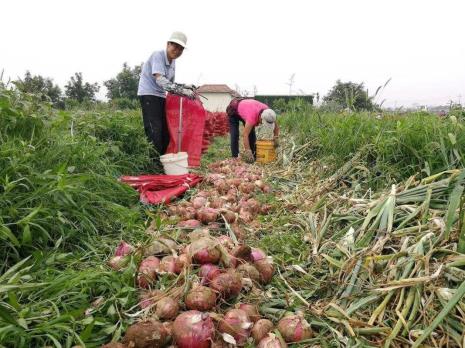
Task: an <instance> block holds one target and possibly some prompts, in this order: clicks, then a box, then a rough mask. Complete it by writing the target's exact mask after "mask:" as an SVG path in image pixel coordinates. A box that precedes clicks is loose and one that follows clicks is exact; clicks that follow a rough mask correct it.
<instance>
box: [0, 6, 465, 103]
mask: <svg viewBox="0 0 465 348" xmlns="http://www.w3.org/2000/svg"><path fill="white" fill-rule="evenodd" d="M1 9H2V10H1V15H0V16H1V23H2V39H1V43H0V45H1V46H0V70H2V69H4V80H5V79H8V77H11V78H12V79H15V78H17V77H18V76H23V75H24V73H25V71H26V70H30V71H31V72H32V73H33V74H41V75H43V76H47V77H51V78H53V79H54V81H55V82H56V83H58V84H59V85H60V86H61V87H63V86H64V85H65V83H66V81H67V80H69V77H70V76H71V75H73V74H74V73H75V72H82V73H83V76H84V79H85V80H86V81H89V82H99V83H100V84H101V83H102V81H104V80H107V79H109V78H111V77H114V76H115V75H116V74H117V73H118V72H119V71H120V70H121V66H122V64H123V62H128V63H129V64H130V65H131V66H133V65H135V64H139V63H141V62H143V61H145V60H146V59H147V58H148V57H149V55H150V54H151V53H152V52H153V51H154V50H158V49H163V48H164V47H165V44H166V40H167V38H168V37H169V35H170V33H171V32H172V31H173V30H181V31H184V32H185V33H186V34H187V36H188V46H189V47H188V49H186V50H185V51H184V54H183V55H182V56H181V57H180V58H179V59H178V61H177V74H176V80H177V81H178V82H185V83H194V84H206V83H226V84H228V85H229V86H230V87H232V88H234V87H235V86H239V87H240V88H241V89H242V90H248V91H253V90H254V88H256V90H257V92H258V93H259V94H287V93H289V87H290V86H289V84H288V83H289V81H290V78H291V76H292V75H293V74H295V75H294V80H293V84H292V86H291V87H292V90H291V92H292V93H296V94H297V93H306V94H307V93H316V92H319V93H320V95H324V94H326V93H327V92H328V90H329V89H330V88H331V87H332V86H333V85H334V83H335V81H336V80H337V79H341V80H343V81H349V80H350V81H353V82H364V83H365V85H366V86H367V87H368V89H369V93H374V91H375V90H376V87H377V86H379V85H381V84H384V82H385V81H386V80H388V79H389V78H392V81H391V82H390V84H389V85H388V86H387V87H386V89H385V90H384V91H383V94H382V95H381V96H380V98H379V100H382V99H386V102H385V104H384V105H386V106H401V105H405V106H408V105H412V104H415V103H417V104H445V103H448V102H449V101H450V100H454V101H461V102H462V103H463V102H465V25H464V22H465V1H463V0H442V1H438V0H436V1H430V0H367V1H362V0H359V1H358V0H353V1H349V0H318V1H302V0H300V1H299V0H295V1H294V0H287V1H274V0H267V1H253V0H248V1H243V0H233V1H220V0H208V1H202V0H199V1H191V0H176V1H155V0H151V1H138V0H132V1H119V0H118V1H116V0H111V1H110V0H108V1H107V0H92V1H89V0H61V1H52V0H40V1H37V0H2V4H1ZM101 94H103V95H104V90H102V93H101Z"/></svg>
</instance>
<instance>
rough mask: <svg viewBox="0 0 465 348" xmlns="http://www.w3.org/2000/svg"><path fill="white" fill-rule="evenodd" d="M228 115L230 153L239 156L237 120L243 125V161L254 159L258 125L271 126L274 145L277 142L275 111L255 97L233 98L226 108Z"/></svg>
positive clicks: (250, 161)
mask: <svg viewBox="0 0 465 348" xmlns="http://www.w3.org/2000/svg"><path fill="white" fill-rule="evenodd" d="M226 113H227V114H228V116H229V133H230V139H231V155H232V157H238V156H239V122H240V123H242V124H243V125H244V132H243V134H242V142H243V144H244V153H243V154H242V155H241V157H242V159H243V160H244V161H245V162H248V163H252V162H253V161H254V160H255V159H256V156H257V154H256V141H257V136H256V134H255V127H256V126H258V125H261V126H264V127H272V128H273V140H274V142H275V146H277V143H278V135H279V127H278V124H277V123H276V113H275V112H274V111H273V110H272V109H270V108H269V107H268V105H266V104H263V103H261V102H259V101H257V100H255V99H240V98H239V99H237V98H236V99H233V100H231V102H230V103H229V105H228V107H227V108H226Z"/></svg>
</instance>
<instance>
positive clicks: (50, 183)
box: [0, 86, 151, 347]
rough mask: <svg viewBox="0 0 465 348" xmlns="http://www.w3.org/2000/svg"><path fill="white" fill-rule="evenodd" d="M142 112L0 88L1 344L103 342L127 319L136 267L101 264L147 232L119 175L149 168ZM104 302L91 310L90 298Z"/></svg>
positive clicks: (140, 211)
mask: <svg viewBox="0 0 465 348" xmlns="http://www.w3.org/2000/svg"><path fill="white" fill-rule="evenodd" d="M150 156H151V147H150V145H149V144H148V143H147V141H146V139H145V135H144V133H143V126H142V122H141V117H140V115H139V113H138V112H135V111H133V112H125V113H122V112H119V111H112V110H107V111H105V110H99V111H98V112H97V111H84V112H82V111H79V110H75V111H71V112H57V111H56V110H53V109H51V108H50V107H49V106H48V105H46V104H44V103H41V102H39V101H38V99H37V98H36V97H35V96H32V95H24V94H17V93H16V92H14V91H11V90H7V89H5V88H3V87H1V86H0V259H1V260H2V262H1V263H0V274H1V275H0V346H7V347H39V346H40V347H42V346H46V345H52V346H57V347H59V346H64V347H71V346H73V345H75V344H82V342H85V344H86V346H88V347H92V346H95V347H96V346H100V345H101V344H102V343H105V342H106V341H108V340H109V338H111V337H113V336H115V337H118V335H119V334H120V333H121V332H122V330H123V329H124V328H125V325H127V323H126V322H123V321H122V320H121V317H122V312H123V311H127V310H129V309H130V308H131V307H132V306H133V305H134V304H135V303H136V301H137V297H136V294H135V288H134V286H133V282H134V279H133V278H134V277H133V274H134V267H135V266H133V267H132V268H129V269H128V271H127V272H125V273H123V274H122V273H118V272H114V271H112V270H110V269H109V268H108V267H107V266H106V265H105V262H106V260H107V259H108V257H109V255H111V254H113V252H114V248H115V246H116V244H117V242H118V240H120V239H125V240H128V241H130V242H140V241H142V240H144V239H145V238H146V236H145V233H144V231H145V227H146V220H147V215H146V214H145V211H144V208H143V207H142V206H141V205H140V203H139V201H138V194H137V192H136V191H135V190H133V189H132V188H130V187H128V186H126V185H124V184H121V183H119V182H118V178H119V177H120V176H121V175H123V174H138V173H145V172H149V171H151V160H150ZM100 298H101V299H102V303H101V304H100V306H99V307H98V308H96V309H95V310H93V311H92V313H88V314H86V310H89V308H91V307H92V303H93V302H94V301H95V300H96V299H100Z"/></svg>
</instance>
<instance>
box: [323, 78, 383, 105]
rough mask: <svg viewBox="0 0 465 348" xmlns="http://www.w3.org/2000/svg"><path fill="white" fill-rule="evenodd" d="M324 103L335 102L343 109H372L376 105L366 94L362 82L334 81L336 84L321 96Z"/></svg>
mask: <svg viewBox="0 0 465 348" xmlns="http://www.w3.org/2000/svg"><path fill="white" fill-rule="evenodd" d="M323 101H324V102H325V103H326V104H337V105H338V106H340V107H341V108H343V109H346V108H348V109H350V110H353V111H359V110H374V109H376V105H375V104H374V103H373V98H372V97H370V96H369V95H368V91H366V90H365V87H364V85H363V82H362V83H354V82H350V81H349V82H341V80H337V81H336V85H334V87H333V88H332V89H331V90H330V91H329V92H328V94H327V95H326V96H325V97H324V98H323Z"/></svg>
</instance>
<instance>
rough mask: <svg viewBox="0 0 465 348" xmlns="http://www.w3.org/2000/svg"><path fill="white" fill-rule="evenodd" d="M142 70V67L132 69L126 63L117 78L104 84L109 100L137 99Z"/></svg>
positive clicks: (137, 66)
mask: <svg viewBox="0 0 465 348" xmlns="http://www.w3.org/2000/svg"><path fill="white" fill-rule="evenodd" d="M141 70H142V66H141V65H136V66H135V67H134V68H132V69H131V68H130V67H129V66H128V64H127V63H124V64H123V70H121V71H120V72H119V73H118V74H117V75H116V77H115V78H112V79H110V80H108V81H105V82H104V83H103V84H104V85H105V87H106V88H107V89H108V91H107V97H108V99H110V100H114V99H120V98H127V99H137V87H138V84H139V77H140V73H141Z"/></svg>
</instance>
